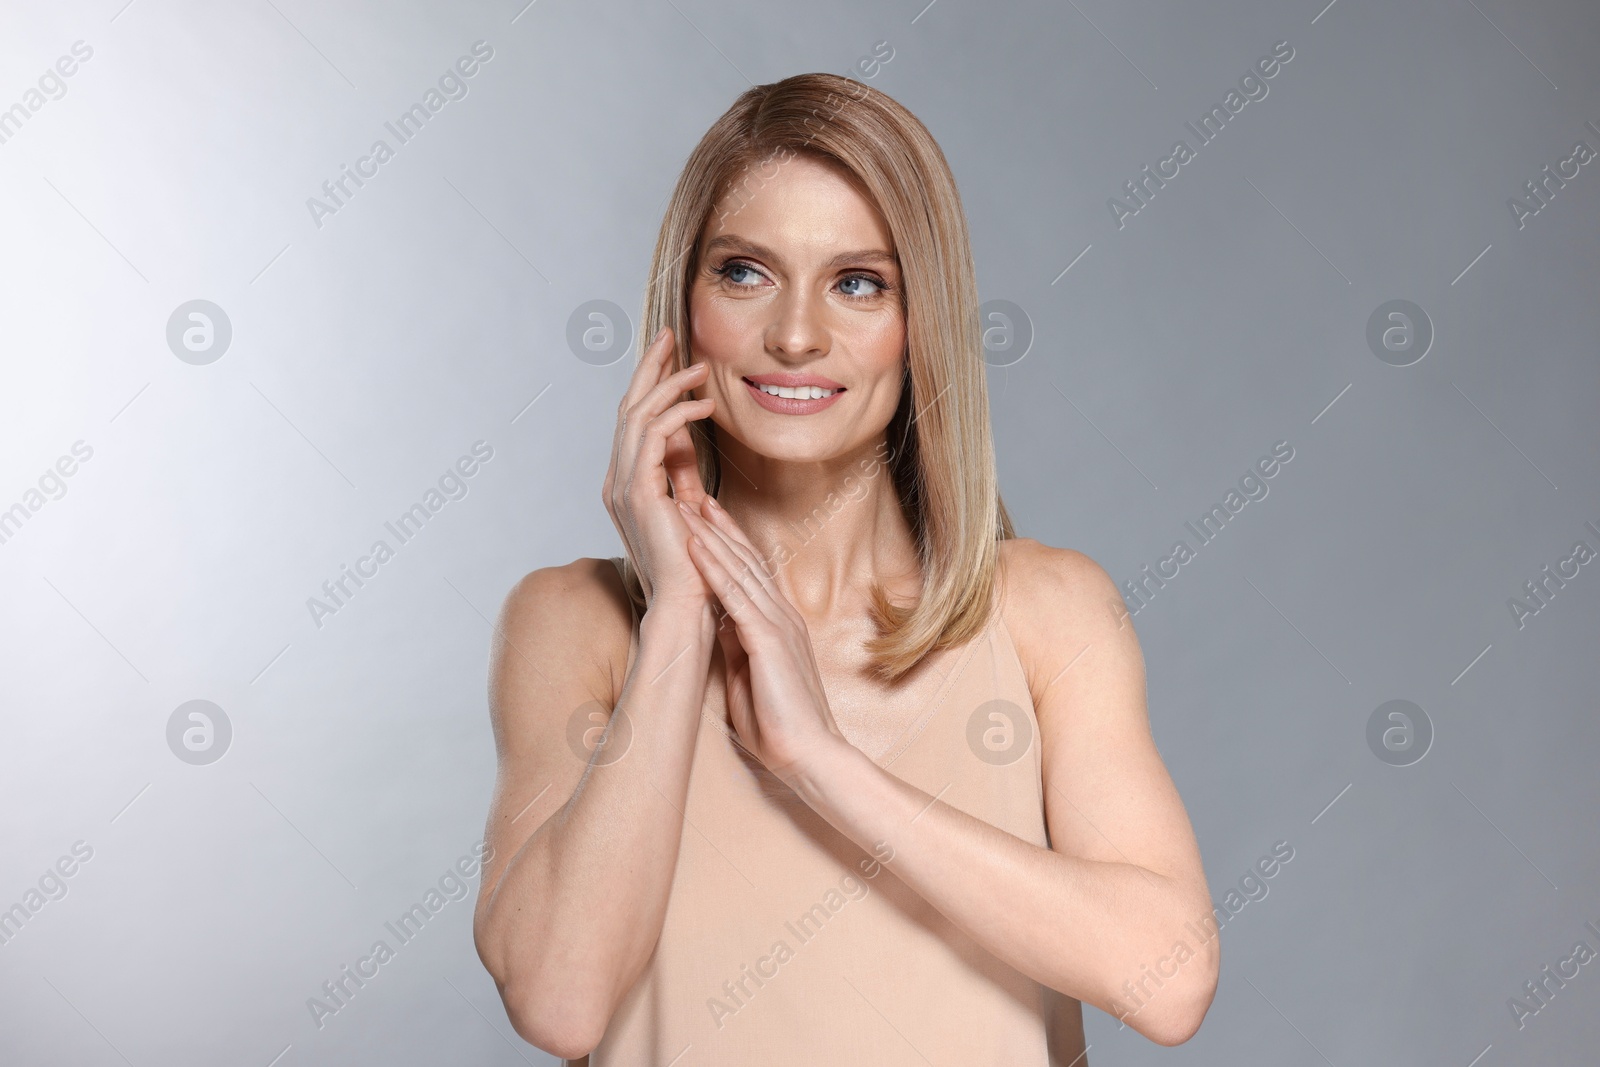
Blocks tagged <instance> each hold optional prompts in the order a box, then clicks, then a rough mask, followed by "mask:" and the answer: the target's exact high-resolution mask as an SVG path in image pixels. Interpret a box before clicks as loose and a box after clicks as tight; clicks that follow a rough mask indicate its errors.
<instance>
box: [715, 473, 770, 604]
mask: <svg viewBox="0 0 1600 1067" xmlns="http://www.w3.org/2000/svg"><path fill="white" fill-rule="evenodd" d="M708 515H709V516H710V517H709V518H708V517H707V516H708ZM695 517H696V518H698V519H701V520H702V521H703V522H705V523H706V525H707V526H708V527H709V528H710V529H711V530H712V531H713V532H715V533H716V534H717V536H719V537H720V538H722V541H723V543H724V544H726V545H727V546H728V550H729V551H731V552H732V553H733V554H734V555H735V556H737V557H738V558H739V560H740V562H742V563H743V564H744V565H745V566H746V567H748V568H749V569H750V573H751V574H752V575H753V576H754V577H755V579H756V580H757V581H758V582H760V583H761V586H762V588H764V589H765V590H766V591H767V595H768V596H769V597H771V598H772V600H773V601H774V602H775V603H777V602H781V603H783V604H786V605H787V604H788V602H789V600H788V597H786V596H785V595H784V593H783V590H781V589H779V588H778V585H777V583H776V582H775V581H773V577H774V575H773V573H772V572H771V571H769V570H768V568H767V562H766V561H765V560H763V559H762V558H761V553H759V552H757V551H756V548H755V546H754V545H752V544H751V543H750V539H749V538H748V537H746V536H745V533H744V530H742V529H741V528H740V527H739V524H738V523H737V522H735V521H734V518H733V516H732V515H729V514H728V512H727V511H726V510H725V509H724V508H723V507H722V506H721V505H720V504H718V503H717V502H716V500H715V499H714V498H712V497H707V498H706V501H705V505H704V506H703V507H702V508H700V509H699V510H697V511H696V512H695Z"/></svg>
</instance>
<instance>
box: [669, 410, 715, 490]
mask: <svg viewBox="0 0 1600 1067" xmlns="http://www.w3.org/2000/svg"><path fill="white" fill-rule="evenodd" d="M704 399H707V400H710V401H712V407H711V414H715V413H716V399H715V398H714V397H705V398H704ZM706 417H707V418H709V417H710V415H707V416H706ZM662 465H663V466H664V467H665V468H666V471H667V481H668V483H670V484H671V486H672V495H673V497H674V498H676V499H678V500H684V501H687V502H688V503H689V504H690V505H692V506H694V507H699V506H700V501H702V500H704V499H706V489H705V483H704V482H702V481H701V480H700V456H699V453H698V452H697V451H696V449H695V446H694V437H693V435H692V434H691V431H690V428H689V427H688V426H685V427H684V428H683V429H681V430H679V431H677V432H675V433H674V434H672V435H671V436H670V437H668V438H667V449H666V453H665V457H664V459H663V460H662Z"/></svg>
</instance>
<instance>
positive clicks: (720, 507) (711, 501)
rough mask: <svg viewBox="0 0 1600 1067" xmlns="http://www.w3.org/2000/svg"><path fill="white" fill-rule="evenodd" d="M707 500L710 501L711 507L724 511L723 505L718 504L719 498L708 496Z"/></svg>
mask: <svg viewBox="0 0 1600 1067" xmlns="http://www.w3.org/2000/svg"><path fill="white" fill-rule="evenodd" d="M706 500H708V501H710V503H711V506H712V507H714V508H716V509H717V510H718V511H721V510H722V505H721V504H719V503H717V498H716V497H714V496H708V497H706Z"/></svg>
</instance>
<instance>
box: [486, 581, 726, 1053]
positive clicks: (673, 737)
mask: <svg viewBox="0 0 1600 1067" xmlns="http://www.w3.org/2000/svg"><path fill="white" fill-rule="evenodd" d="M607 572H609V574H608V573H607ZM621 589H622V586H621V583H620V581H619V580H618V579H617V576H616V571H615V568H613V567H612V565H611V563H610V562H608V561H606V560H593V559H585V560H579V561H577V562H575V563H572V564H569V565H567V566H565V567H550V568H544V569H542V570H537V571H534V572H533V573H532V574H530V575H528V576H527V577H525V578H524V579H522V581H521V582H520V583H518V585H517V587H516V588H515V589H513V590H512V592H511V594H510V595H509V596H508V597H507V599H506V603H505V607H504V609H503V611H502V613H501V617H500V622H499V624H498V625H497V627H496V633H495V642H494V651H493V662H492V665H491V672H490V694H489V697H490V699H489V704H490V712H491V716H492V719H493V724H494V735H495V745H496V749H497V751H498V753H499V774H498V777H497V780H496V783H495V792H494V800H493V803H492V807H491V809H490V812H489V823H488V829H487V831H486V834H485V837H486V839H487V841H488V844H489V845H490V847H491V848H492V849H493V852H492V853H491V856H492V860H491V862H489V863H488V864H486V865H485V868H484V873H483V882H482V885H481V886H480V888H479V895H478V904H477V910H476V913H475V915H474V919H473V936H474V940H475V941H476V943H477V948H478V955H479V956H480V958H481V959H482V960H483V963H484V966H485V967H486V968H487V969H488V971H489V973H490V974H491V975H492V976H493V977H494V980H495V984H496V985H497V986H498V987H499V990H500V996H501V999H502V1000H503V1001H504V1002H505V1006H506V1012H507V1014H508V1016H509V1017H510V1019H511V1023H512V1025H513V1026H514V1027H515V1028H516V1031H517V1033H519V1034H521V1035H522V1036H523V1037H524V1038H526V1039H527V1040H528V1041H529V1042H531V1043H532V1044H534V1045H537V1046H539V1047H540V1048H542V1049H545V1050H546V1051H548V1052H550V1053H553V1054H554V1055H557V1056H563V1057H567V1058H571V1059H576V1058H578V1057H581V1056H584V1055H586V1054H587V1053H588V1052H589V1051H590V1050H591V1049H593V1048H594V1046H595V1045H596V1044H597V1043H598V1042H599V1040H600V1038H601V1036H603V1035H604V1033H605V1029H606V1026H607V1024H608V1023H609V1022H610V1019H611V1014H612V1012H613V1010H614V1009H615V1007H616V1005H617V1003H618V1002H620V1000H621V998H622V997H623V996H624V995H625V994H626V992H627V991H628V989H629V988H630V987H631V986H632V985H633V983H634V981H635V980H636V979H637V978H638V976H639V974H640V973H641V971H642V970H643V968H644V966H645V964H646V963H647V962H648V960H649V958H650V954H651V952H653V951H654V949H655V944H656V940H657V939H658V938H659V936H660V933H661V924H662V920H663V918H664V916H665V914H666V904H667V895H668V891H669V889H670V887H671V883H672V874H673V869H674V867H675V866H676V863H677V855H678V844H679V841H680V840H681V837H682V832H683V817H682V814H681V812H682V811H683V807H684V800H685V796H686V794H687V792H688V781H689V766H690V762H691V760H692V757H693V754H694V743H695V737H696V734H697V727H698V725H699V717H700V711H701V704H702V701H703V700H704V696H705V682H706V671H707V666H708V664H709V662H710V656H711V648H712V643H713V641H714V640H715V638H714V633H715V626H716V624H715V620H714V616H713V614H712V612H711V609H710V607H709V606H706V607H703V608H701V609H700V610H699V611H698V617H695V614H696V613H695V612H693V611H690V610H688V609H683V610H679V611H678V614H677V617H675V616H674V615H673V608H672V606H671V605H668V604H664V603H663V604H660V605H659V606H658V607H653V608H652V609H651V610H650V611H648V612H646V614H645V616H644V618H643V620H642V622H641V624H640V645H639V652H638V655H637V656H636V658H635V662H634V666H633V669H632V670H631V671H630V672H629V673H628V676H627V678H626V679H625V680H624V681H623V684H622V687H621V695H620V697H618V698H617V699H616V701H615V703H616V706H617V707H618V708H619V709H624V710H625V711H626V719H627V729H626V730H624V729H622V727H621V725H620V723H619V722H618V720H617V717H616V716H619V715H621V714H622V712H621V711H620V710H619V712H617V713H616V714H615V715H614V716H613V718H612V722H611V727H610V728H609V733H608V736H607V746H609V747H607V746H601V747H600V748H598V749H597V750H596V755H595V756H594V758H591V759H588V760H587V761H586V760H585V759H584V758H582V757H581V756H580V754H579V753H578V752H574V750H573V745H572V742H571V740H570V739H571V737H572V736H573V731H574V727H573V725H572V724H573V719H574V717H575V716H576V717H578V718H579V720H580V723H579V726H578V727H577V729H579V730H582V729H587V728H592V727H593V724H591V722H590V721H589V719H590V714H589V713H590V712H594V713H596V714H599V713H600V712H601V709H605V710H609V709H610V708H611V707H612V703H613V700H612V698H613V695H614V694H615V693H616V692H617V689H616V678H615V674H616V673H620V672H621V665H622V663H623V661H624V660H625V658H626V654H627V645H626V641H627V636H626V635H627V627H628V625H629V622H628V615H627V607H626V598H625V594H624V593H623V592H622V591H621ZM618 635H621V637H620V642H619V640H618ZM624 745H625V746H626V748H623V747H622V746H624ZM587 747H588V746H585V747H584V748H580V752H581V751H585V750H586V748H587ZM619 750H620V755H619V754H618V753H619Z"/></svg>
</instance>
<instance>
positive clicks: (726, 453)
mask: <svg viewBox="0 0 1600 1067" xmlns="http://www.w3.org/2000/svg"><path fill="white" fill-rule="evenodd" d="M718 448H719V449H720V451H721V463H722V485H721V491H720V492H719V493H718V496H717V500H718V502H719V503H720V504H721V505H722V506H723V507H724V508H725V509H727V512H728V514H729V515H731V516H732V517H733V519H734V521H736V522H737V523H738V524H739V527H740V529H742V530H743V531H744V533H745V536H746V537H747V538H749V540H750V543H751V545H752V546H753V547H754V548H755V550H756V554H757V555H758V556H759V557H760V558H761V559H762V560H764V561H765V562H766V564H767V572H768V573H769V574H771V575H773V577H774V580H775V581H776V582H777V584H778V587H779V588H780V589H782V590H783V592H784V593H785V595H787V596H788V597H789V600H790V602H791V603H792V604H793V605H794V606H795V608H796V609H797V610H798V611H799V612H800V613H801V614H802V615H804V616H805V617H806V618H807V619H808V620H812V619H823V618H831V617H837V616H839V615H840V614H849V615H854V614H858V613H860V612H862V611H864V610H865V608H866V605H867V604H868V602H869V593H868V590H869V589H870V587H871V585H872V583H873V582H880V583H885V584H887V585H888V586H889V588H890V589H891V590H892V591H894V592H895V593H898V594H900V595H902V596H914V595H915V594H916V592H917V590H918V589H919V588H920V586H921V579H920V575H919V570H918V562H917V552H916V544H915V540H914V538H913V535H912V531H911V527H910V526H909V525H908V523H907V522H906V518H905V514H904V511H903V510H902V509H901V506H900V499H899V496H898V494H897V493H896V492H895V487H894V476H893V473H892V471H891V470H890V450H889V448H888V446H887V445H886V444H885V443H884V442H883V441H881V440H880V441H878V442H874V443H872V444H868V445H865V446H863V447H862V448H861V449H859V450H858V451H856V452H854V453H851V454H849V455H846V456H841V457H838V458H837V459H834V460H829V461H828V462H826V463H789V462H785V461H781V460H774V459H771V458H769V457H766V456H761V455H757V454H756V453H754V452H751V451H750V450H749V449H747V448H744V447H743V446H742V445H740V444H739V442H736V441H728V440H727V439H726V438H724V440H723V441H721V442H719V443H718Z"/></svg>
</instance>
